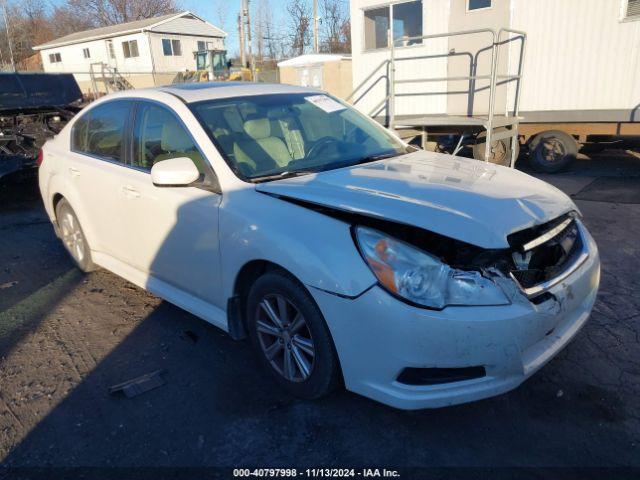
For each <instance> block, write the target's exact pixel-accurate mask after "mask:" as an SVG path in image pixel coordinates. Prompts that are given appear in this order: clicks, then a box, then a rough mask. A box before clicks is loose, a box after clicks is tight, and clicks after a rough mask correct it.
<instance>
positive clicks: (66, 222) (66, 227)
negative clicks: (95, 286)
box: [60, 211, 86, 263]
mask: <svg viewBox="0 0 640 480" xmlns="http://www.w3.org/2000/svg"><path fill="white" fill-rule="evenodd" d="M60 233H61V234H62V241H63V243H64V245H65V247H66V248H67V250H68V251H69V253H70V254H71V256H72V257H73V259H74V260H75V261H76V262H78V263H82V261H83V260H84V257H85V253H86V245H85V243H84V237H83V236H82V230H81V229H80V224H79V223H78V220H77V219H76V218H75V216H74V215H73V213H71V212H69V211H66V212H64V214H63V215H62V218H61V219H60Z"/></svg>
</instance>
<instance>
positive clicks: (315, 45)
mask: <svg viewBox="0 0 640 480" xmlns="http://www.w3.org/2000/svg"><path fill="white" fill-rule="evenodd" d="M319 51H320V42H319V38H318V0H313V53H318V52H319Z"/></svg>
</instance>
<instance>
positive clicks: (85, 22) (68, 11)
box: [50, 5, 95, 38]
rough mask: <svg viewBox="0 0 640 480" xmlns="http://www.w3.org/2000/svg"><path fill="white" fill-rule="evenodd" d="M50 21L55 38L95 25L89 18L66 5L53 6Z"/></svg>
mask: <svg viewBox="0 0 640 480" xmlns="http://www.w3.org/2000/svg"><path fill="white" fill-rule="evenodd" d="M50 23H51V28H52V29H53V33H54V36H55V37H56V38H57V37H63V36H65V35H69V34H70V33H74V32H81V31H82V30H88V29H90V28H92V27H95V24H94V23H93V22H92V21H91V20H90V19H89V18H87V17H85V16H79V15H77V14H76V13H75V12H74V11H73V9H72V8H71V7H69V6H68V5H61V6H58V7H55V8H54V9H53V12H52V13H51V22H50Z"/></svg>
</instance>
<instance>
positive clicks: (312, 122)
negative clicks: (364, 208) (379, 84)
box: [192, 93, 407, 182]
mask: <svg viewBox="0 0 640 480" xmlns="http://www.w3.org/2000/svg"><path fill="white" fill-rule="evenodd" d="M192 109H193V111H194V113H195V115H196V116H197V117H198V119H199V121H200V122H201V123H202V125H203V126H204V127H205V128H206V129H207V131H208V133H209V136H210V137H211V138H212V139H213V141H214V143H215V144H216V146H217V147H218V149H219V150H220V151H221V153H222V154H223V156H224V157H225V159H226V160H227V162H228V163H229V164H230V166H231V168H232V169H233V170H234V171H235V172H236V174H237V175H238V176H240V177H241V178H243V179H245V180H249V181H254V182H257V181H267V180H272V179H277V178H283V177H285V176H292V175H300V174H305V173H310V172H318V171H323V170H330V169H333V168H340V167H346V166H351V165H356V164H358V163H363V162H367V161H373V160H377V159H380V158H386V157H391V156H396V155H400V154H403V153H406V152H407V147H405V146H404V145H403V144H402V143H401V142H400V141H398V140H397V139H395V138H394V137H393V136H392V135H391V134H389V133H388V132H386V131H385V130H384V129H382V128H379V127H378V126H377V125H375V124H373V121H371V120H369V119H368V118H367V117H365V116H364V115H362V114H361V113H359V112H357V111H356V110H355V109H353V108H351V107H347V106H345V105H344V104H343V103H341V102H339V101H337V100H335V99H333V98H332V97H330V96H328V95H324V94H315V93H306V94H277V95H262V96H255V97H243V98H230V99H223V100H211V101H205V102H200V103H197V104H194V105H193V106H192Z"/></svg>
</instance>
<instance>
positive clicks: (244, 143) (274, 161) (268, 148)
mask: <svg viewBox="0 0 640 480" xmlns="http://www.w3.org/2000/svg"><path fill="white" fill-rule="evenodd" d="M244 133H245V135H244V138H242V139H240V138H238V139H237V140H236V142H235V143H234V148H233V150H234V154H235V158H236V162H237V163H238V165H239V166H240V169H241V170H243V173H245V174H251V173H254V172H267V171H269V170H274V169H276V168H281V167H286V166H287V165H288V164H289V162H291V160H292V158H291V155H290V154H289V149H288V148H287V145H286V144H285V143H284V141H282V139H280V138H278V137H275V136H273V135H272V134H271V123H270V121H269V119H268V118H265V117H261V118H252V119H249V120H247V121H245V122H244Z"/></svg>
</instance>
